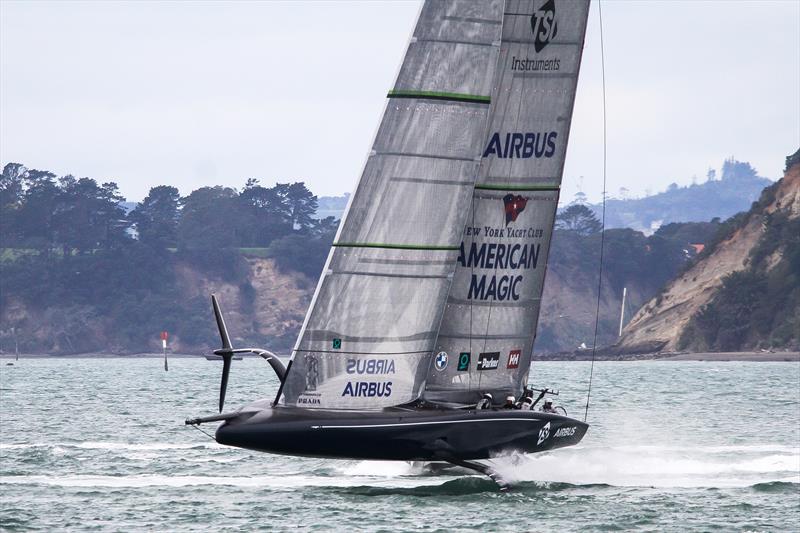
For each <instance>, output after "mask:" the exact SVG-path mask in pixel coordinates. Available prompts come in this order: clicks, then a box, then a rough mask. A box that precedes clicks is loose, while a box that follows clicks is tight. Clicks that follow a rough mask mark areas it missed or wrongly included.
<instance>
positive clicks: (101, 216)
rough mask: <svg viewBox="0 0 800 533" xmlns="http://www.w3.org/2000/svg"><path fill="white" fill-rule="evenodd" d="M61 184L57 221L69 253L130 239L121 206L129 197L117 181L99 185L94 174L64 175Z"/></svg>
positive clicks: (66, 252) (56, 214) (59, 240)
mask: <svg viewBox="0 0 800 533" xmlns="http://www.w3.org/2000/svg"><path fill="white" fill-rule="evenodd" d="M59 188H60V192H59V195H58V199H57V204H56V209H55V212H54V215H53V224H54V225H55V226H56V227H57V231H56V238H57V240H58V242H59V243H60V244H61V245H62V246H63V247H64V251H65V255H69V252H70V251H71V250H73V249H74V250H77V251H78V253H88V252H93V251H94V250H96V249H99V248H111V247H113V246H115V245H118V244H121V243H124V242H125V241H126V240H128V236H127V233H126V230H127V227H128V223H127V219H126V218H125V210H124V209H122V207H121V206H120V203H121V202H123V201H124V200H125V199H124V198H123V197H122V196H121V195H120V194H119V190H118V188H117V184H116V183H110V182H109V183H103V184H102V185H98V184H97V182H96V181H95V180H93V179H91V178H81V179H75V178H74V177H73V176H64V177H63V178H61V179H59Z"/></svg>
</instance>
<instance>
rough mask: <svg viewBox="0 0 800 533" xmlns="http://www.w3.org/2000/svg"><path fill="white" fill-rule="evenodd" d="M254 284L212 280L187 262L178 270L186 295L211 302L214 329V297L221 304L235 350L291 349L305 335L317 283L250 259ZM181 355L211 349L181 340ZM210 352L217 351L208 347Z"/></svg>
mask: <svg viewBox="0 0 800 533" xmlns="http://www.w3.org/2000/svg"><path fill="white" fill-rule="evenodd" d="M245 261H246V263H247V267H248V269H249V275H248V276H247V278H248V280H249V285H247V284H245V285H236V284H234V283H230V282H225V281H222V280H219V279H214V278H210V277H208V276H207V275H204V274H203V273H201V272H199V271H198V270H196V269H194V268H193V267H192V266H191V265H189V264H187V263H180V264H178V265H177V266H176V269H177V274H178V280H179V283H180V285H181V289H182V292H183V293H184V294H186V295H187V296H188V297H189V298H197V299H198V300H200V301H208V308H207V309H205V311H207V315H208V318H209V327H210V328H212V329H211V331H213V332H216V326H215V325H214V324H213V321H212V320H211V317H212V314H211V301H210V297H209V295H210V294H212V293H213V294H216V295H217V298H218V299H219V301H220V306H221V307H222V310H223V313H224V315H225V321H226V324H227V325H228V330H229V333H230V334H231V337H232V338H231V340H232V341H233V343H234V346H239V347H244V346H245V344H246V345H247V346H250V345H251V344H252V343H256V344H258V346H257V347H273V349H279V350H282V349H285V348H286V347H287V346H288V345H290V344H292V343H293V342H294V340H295V337H296V336H297V333H298V332H299V331H300V327H301V326H302V324H303V319H304V318H305V313H306V309H307V308H308V304H309V302H310V301H311V296H312V295H313V294H314V281H313V280H310V279H308V278H307V277H306V276H304V275H303V274H300V273H298V272H289V273H284V272H281V271H280V270H279V269H278V268H277V266H276V265H275V262H274V261H273V260H272V259H264V258H258V257H245ZM174 348H175V349H176V351H189V350H202V349H204V348H206V347H205V346H202V345H201V346H197V345H192V344H188V343H184V342H183V341H182V340H181V339H180V338H176V339H175V344H174ZM207 348H216V346H208V347H207Z"/></svg>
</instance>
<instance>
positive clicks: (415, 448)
mask: <svg viewBox="0 0 800 533" xmlns="http://www.w3.org/2000/svg"><path fill="white" fill-rule="evenodd" d="M260 403H261V402H258V403H257V404H254V405H253V406H252V407H250V408H245V409H244V410H242V411H241V412H240V414H239V415H238V416H236V417H234V418H231V419H229V420H227V421H226V422H225V423H224V424H223V425H221V426H220V427H219V428H218V429H217V433H216V439H217V442H219V443H220V444H225V445H229V446H237V447H240V448H247V449H250V450H257V451H262V452H270V453H276V454H282V455H297V456H305V457H324V458H336V459H376V460H399V461H431V460H454V459H455V460H471V459H489V458H491V457H496V456H498V455H504V454H509V453H512V452H523V453H534V452H541V451H546V450H551V449H554V448H562V447H564V446H572V445H574V444H577V443H578V442H580V440H581V439H582V438H583V436H584V435H585V434H586V430H587V429H588V427H589V426H588V425H587V424H585V423H583V422H580V421H578V420H575V419H572V418H568V417H564V416H559V415H553V414H549V413H541V412H536V411H522V410H480V411H472V410H460V409H442V410H433V409H431V410H417V411H408V410H401V409H387V410H384V411H380V412H352V413H350V412H342V411H325V410H321V409H303V408H295V407H275V408H271V407H269V406H264V407H262V405H259V404H260Z"/></svg>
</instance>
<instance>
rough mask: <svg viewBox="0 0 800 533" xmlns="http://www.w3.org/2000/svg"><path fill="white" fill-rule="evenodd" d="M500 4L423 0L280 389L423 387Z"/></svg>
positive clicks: (347, 393) (297, 395)
mask: <svg viewBox="0 0 800 533" xmlns="http://www.w3.org/2000/svg"><path fill="white" fill-rule="evenodd" d="M501 21H502V2H501V1H499V0H495V1H490V2H473V1H471V0H464V1H460V0H455V1H454V0H450V1H439V0H437V1H428V2H425V4H424V5H423V7H422V9H421V11H420V15H419V18H418V20H417V24H416V27H415V31H414V34H413V37H412V39H411V42H410V43H409V46H408V49H407V51H406V56H405V58H404V60H403V64H402V66H401V68H400V72H399V74H398V76H397V81H396V83H395V85H394V89H393V90H392V91H390V92H389V95H388V97H389V99H388V100H387V105H386V108H385V110H384V115H383V120H382V121H381V124H380V127H379V128H378V132H377V135H376V138H375V141H374V144H373V148H372V151H371V152H370V155H369V157H368V159H367V162H366V165H365V168H364V172H363V174H362V176H361V180H360V181H359V184H358V187H357V189H356V191H355V194H354V195H353V197H352V199H351V202H350V205H349V207H348V211H347V213H346V215H345V217H344V219H343V221H342V223H341V225H340V227H339V233H338V235H337V237H336V240H335V242H334V245H333V247H332V249H331V253H330V254H329V256H328V261H327V264H326V267H325V270H324V272H323V275H322V277H321V279H320V282H319V284H318V286H317V291H316V293H315V295H314V299H313V301H312V304H311V306H310V308H309V312H308V314H307V316H306V321H305V324H304V325H303V328H302V331H301V333H300V336H299V338H298V341H297V343H296V345H295V349H294V352H293V354H292V355H293V359H292V363H291V367H290V369H289V371H288V374H287V378H286V382H285V386H284V390H283V394H284V396H283V401H284V403H285V404H286V405H296V406H301V407H308V408H333V409H379V408H382V407H386V406H391V405H399V404H403V403H406V402H408V401H411V400H414V399H416V398H418V397H419V396H420V394H421V392H422V386H423V384H424V380H425V376H426V374H427V371H428V368H429V362H430V359H431V353H432V351H433V348H434V343H435V340H436V334H437V329H438V324H439V321H440V320H441V317H442V313H443V310H444V305H445V300H446V297H447V291H448V289H449V287H450V283H451V280H452V275H453V271H454V269H455V264H456V258H457V257H458V254H459V244H460V243H461V228H463V226H464V221H465V220H466V216H467V212H468V210H469V204H470V202H471V201H472V190H473V186H474V184H475V178H476V176H477V169H478V165H479V160H480V158H479V156H480V153H481V150H482V148H483V142H484V137H485V131H486V125H487V120H488V111H489V102H490V94H491V83H492V80H493V72H494V68H495V65H496V63H497V57H498V53H499V41H500V30H501Z"/></svg>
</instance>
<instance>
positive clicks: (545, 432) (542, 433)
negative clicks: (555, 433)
mask: <svg viewBox="0 0 800 533" xmlns="http://www.w3.org/2000/svg"><path fill="white" fill-rule="evenodd" d="M549 436H550V422H548V423H547V424H545V425H544V427H543V428H542V429H540V430H539V440H538V441H537V442H536V445H537V446H538V445H540V444H541V443H543V442H544V441H546V440H547V437H549Z"/></svg>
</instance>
